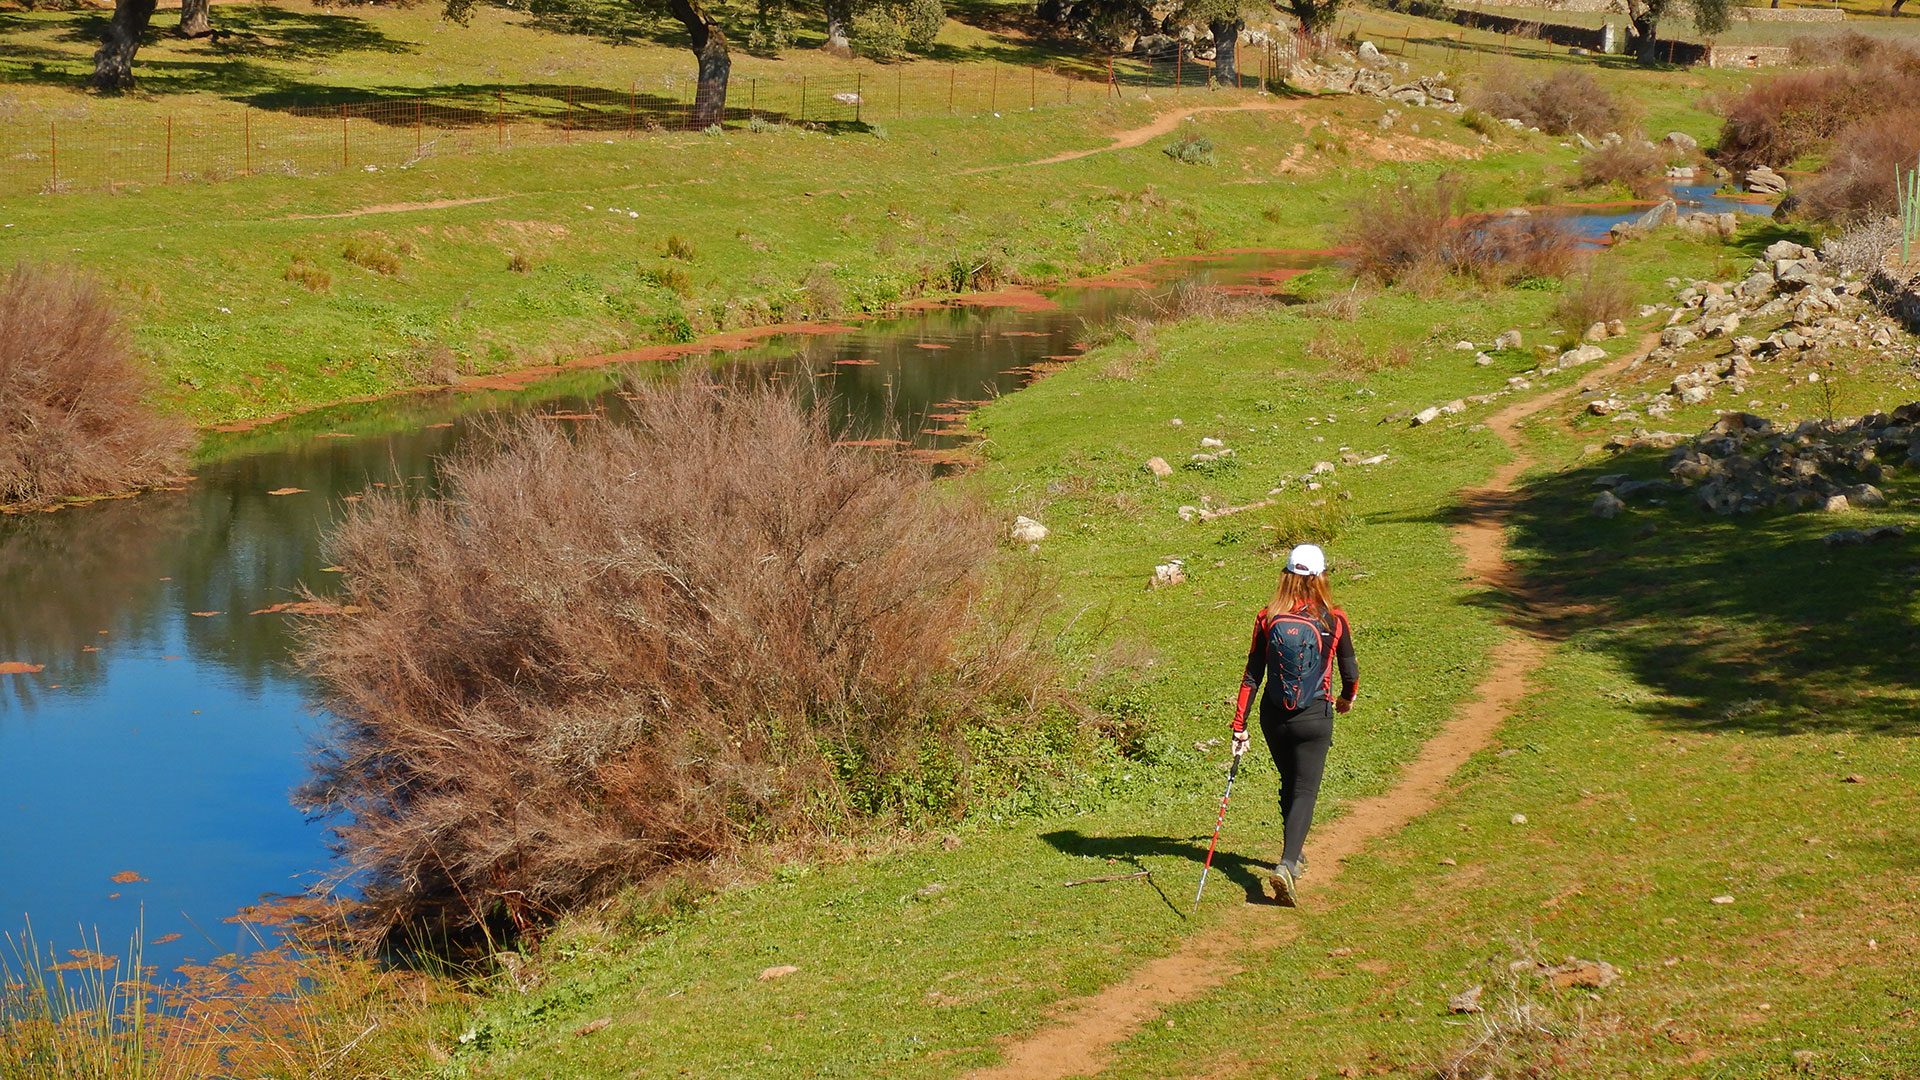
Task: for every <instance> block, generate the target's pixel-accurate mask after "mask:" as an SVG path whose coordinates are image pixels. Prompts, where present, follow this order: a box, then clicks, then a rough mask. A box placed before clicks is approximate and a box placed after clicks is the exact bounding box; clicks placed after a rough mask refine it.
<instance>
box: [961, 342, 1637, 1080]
mask: <svg viewBox="0 0 1920 1080" xmlns="http://www.w3.org/2000/svg"><path fill="white" fill-rule="evenodd" d="M1657 340H1658V338H1657V337H1656V336H1654V335H1648V336H1647V338H1645V339H1643V340H1642V341H1641V342H1640V344H1639V346H1638V347H1637V348H1636V349H1634V350H1633V351H1632V352H1630V353H1629V354H1628V355H1627V356H1625V357H1622V358H1621V359H1619V360H1616V361H1613V362H1611V363H1609V364H1607V365H1605V366H1603V367H1600V368H1596V369H1594V370H1593V371H1590V372H1587V373H1585V374H1584V375H1582V376H1580V377H1579V378H1578V379H1576V380H1575V381H1573V382H1572V383H1570V384H1569V385H1567V386H1565V387H1563V388H1561V389H1558V390H1553V391H1549V392H1546V393H1543V394H1539V395H1537V396H1534V397H1531V398H1527V399H1525V400H1522V401H1517V402H1514V403H1513V404H1511V405H1508V406H1507V407H1506V408H1504V409H1501V410H1500V411H1498V412H1496V413H1494V414H1493V415H1492V416H1490V417H1488V418H1487V421H1486V424H1487V427H1489V428H1490V429H1492V430H1493V432H1494V433H1495V434H1496V435H1498V436H1499V437H1500V440H1501V441H1502V442H1504V443H1506V444H1507V447H1508V448H1509V449H1511V450H1512V451H1513V454H1514V456H1513V459H1512V460H1510V461H1508V462H1507V463H1506V464H1505V465H1502V466H1501V467H1500V468H1498V469H1496V470H1495V471H1494V474H1493V476H1492V477H1491V478H1489V480H1488V481H1487V483H1486V484H1485V485H1484V486H1482V487H1475V488H1468V489H1466V490H1464V491H1462V492H1461V493H1460V494H1461V501H1462V505H1463V506H1464V507H1465V510H1466V513H1465V516H1464V518H1463V520H1461V521H1460V522H1459V523H1458V524H1456V525H1455V526H1454V527H1453V540H1454V543H1455V544H1457V545H1459V547H1460V552H1461V561H1462V565H1463V566H1464V568H1465V570H1466V574H1467V578H1468V580H1469V581H1470V582H1472V583H1473V584H1475V585H1479V586H1481V587H1484V588H1488V589H1497V590H1509V591H1510V590H1511V587H1512V582H1511V580H1510V576H1509V569H1510V568H1509V567H1508V565H1507V561H1506V546H1507V545H1506V524H1507V518H1508V515H1509V513H1510V511H1511V510H1512V508H1513V504H1514V502H1515V500H1516V498H1517V493H1516V491H1515V489H1514V484H1515V481H1517V480H1518V479H1519V478H1520V475H1521V474H1522V473H1524V472H1525V471H1526V470H1527V469H1528V468H1530V467H1532V465H1533V463H1534V462H1533V458H1532V457H1531V456H1530V455H1529V454H1527V453H1526V451H1525V450H1524V448H1523V447H1522V445H1521V439H1520V434H1519V426H1520V423H1521V422H1522V421H1524V420H1525V419H1526V418H1528V417H1530V416H1533V415H1535V414H1536V413H1539V412H1541V411H1542V410H1544V409H1547V408H1549V407H1551V406H1553V405H1554V404H1556V403H1557V402H1560V401H1562V400H1564V399H1565V398H1567V397H1568V396H1570V395H1571V394H1572V393H1573V392H1574V390H1575V388H1576V387H1577V386H1578V385H1579V384H1580V382H1581V381H1584V380H1587V379H1593V378H1599V377H1606V376H1610V375H1613V374H1615V373H1616V372H1618V371H1620V370H1621V369H1623V368H1625V367H1626V365H1627V363H1628V362H1629V361H1630V360H1631V359H1632V358H1633V357H1635V356H1639V355H1642V354H1643V353H1645V351H1646V350H1647V349H1649V348H1651V347H1652V346H1653V344H1654V343H1656V342H1657ZM1545 655H1546V645H1545V644H1544V642H1543V641H1542V640H1541V639H1540V638H1537V637H1534V636H1532V635H1531V634H1528V633H1526V632H1524V631H1523V630H1520V629H1514V630H1513V632H1512V633H1510V634H1509V635H1508V637H1507V638H1506V640H1504V641H1502V642H1501V643H1500V645H1499V646H1498V647H1497V651H1496V653H1495V656H1494V662H1493V667H1492V669H1491V670H1489V671H1488V672H1487V674H1486V676H1485V677H1484V678H1482V679H1481V680H1480V683H1479V685H1478V686H1476V687H1475V688H1474V693H1473V696H1472V698H1471V699H1470V700H1468V701H1466V702H1464V703H1462V704H1461V705H1460V707H1459V709H1458V711H1457V712H1456V713H1455V715H1454V717H1453V719H1451V720H1449V721H1448V722H1447V724H1446V725H1445V726H1444V727H1442V728H1441V729H1440V730H1439V732H1437V733H1436V734H1435V735H1434V736H1433V738H1431V739H1429V740H1427V742H1426V743H1425V744H1424V745H1422V746H1421V748H1420V754H1419V756H1418V757H1417V758H1415V759H1414V761H1413V762H1412V764H1410V765H1408V766H1407V768H1406V771H1405V772H1404V773H1402V774H1401V776H1400V779H1399V780H1398V781H1397V782H1396V783H1395V784H1394V785H1393V787H1392V788H1390V789H1388V790H1387V791H1384V792H1382V793H1380V794H1378V795H1375V796H1372V797H1371V798H1367V799H1362V800H1360V801H1359V802H1356V803H1353V804H1352V805H1351V806H1349V807H1348V809H1347V813H1346V814H1345V815H1344V816H1342V817H1341V818H1340V819H1339V820H1337V821H1334V822H1331V823H1329V824H1327V825H1325V826H1322V827H1320V828H1318V829H1315V830H1314V832H1313V834H1312V836H1311V838H1310V839H1309V840H1308V844H1307V851H1308V854H1309V855H1310V856H1312V858H1313V861H1314V863H1315V864H1316V865H1318V866H1321V867H1326V870H1325V871H1324V872H1316V873H1315V874H1314V881H1316V882H1320V883H1324V882H1325V881H1327V880H1329V879H1331V878H1333V877H1335V876H1337V875H1338V874H1339V873H1340V869H1341V863H1342V861H1343V860H1345V859H1346V858H1347V857H1348V856H1350V855H1353V854H1356V853H1358V852H1359V851H1360V850H1361V849H1362V848H1364V847H1365V846H1366V845H1367V844H1368V843H1369V842H1371V841H1373V840H1375V839H1378V838H1379V837H1382V836H1385V835H1387V834H1389V833H1391V832H1394V831H1395V830H1397V829H1399V828H1401V827H1402V826H1404V825H1406V824H1407V823H1408V822H1410V821H1412V820H1413V819H1415V818H1417V817H1419V816H1420V815H1422V814H1425V813H1427V812H1428V811H1430V810H1432V809H1434V807H1435V806H1437V805H1438V804H1439V800H1440V795H1441V792H1442V790H1443V789H1444V788H1445V786H1446V782H1447V779H1448V778H1449V777H1450V776H1452V775H1453V773H1454V771H1455V770H1457V769H1458V768H1459V767H1460V766H1461V765H1463V764H1465V763H1466V760H1467V758H1469V757H1471V756H1472V755H1473V754H1474V752H1475V751H1478V750H1479V749H1481V748H1482V747H1484V746H1486V745H1487V743H1488V742H1489V741H1490V740H1491V739H1492V737H1493V735H1494V733H1495V732H1496V731H1498V730H1499V728H1500V725H1501V723H1502V722H1503V721H1505V719H1506V718H1507V716H1508V715H1509V714H1510V713H1511V712H1512V711H1513V709H1514V707H1515V706H1516V705H1517V704H1518V703H1519V701H1520V699H1521V697H1522V696H1523V695H1525V693H1526V692H1527V678H1528V676H1529V675H1530V674H1532V672H1533V670H1534V669H1535V668H1536V667H1538V666H1539V665H1540V662H1541V660H1542V659H1543V658H1544V657H1545ZM1315 891H1317V887H1316V890H1315ZM1315 891H1309V892H1308V893H1307V895H1306V897H1305V898H1304V902H1303V904H1302V907H1301V909H1300V910H1305V911H1312V910H1313V909H1314V908H1316V907H1318V906H1319V904H1318V903H1317V902H1316V901H1315V899H1314V897H1315ZM1285 910H1286V909H1284V908H1255V909H1254V910H1252V911H1250V912H1248V914H1247V916H1246V917H1244V918H1242V919H1240V920H1239V921H1237V922H1235V923H1231V924H1228V925H1227V926H1224V927H1209V928H1208V930H1207V932H1206V933H1202V934H1195V935H1194V936H1193V937H1190V938H1188V939H1187V941H1186V943H1185V944H1184V945H1182V946H1181V947H1180V948H1179V949H1178V950H1177V951H1175V952H1174V953H1172V954H1170V955H1168V956H1164V957H1161V958H1160V959H1158V960H1153V961H1151V962H1149V963H1147V964H1146V965H1145V966H1143V967H1141V968H1140V969H1138V970H1137V971H1135V972H1134V973H1133V974H1132V975H1129V976H1128V977H1127V978H1126V979H1124V980H1122V981H1120V982H1118V983H1115V984H1113V985H1112V986H1109V987H1107V988H1106V989H1104V990H1101V991H1100V992H1099V993H1096V994H1093V995H1090V996H1088V997H1085V998H1081V999H1079V1000H1077V1001H1070V1002H1064V1003H1062V1005H1061V1006H1060V1012H1061V1013H1062V1014H1063V1016H1064V1018H1063V1019H1062V1020H1061V1021H1060V1022H1058V1023H1056V1024H1053V1025H1050V1026H1048V1027H1046V1028H1044V1029H1042V1030H1040V1031H1037V1032H1035V1033H1034V1034H1032V1035H1030V1036H1028V1037H1027V1038H1025V1039H1022V1040H1020V1041H1018V1042H1014V1043H1011V1044H1009V1045H1008V1046H1007V1048H1006V1056H1005V1058H1004V1060H1003V1061H1002V1062H1001V1063H1000V1064H999V1065H996V1066H993V1067H992V1068H987V1069H981V1070H979V1071H977V1072H975V1073H973V1074H972V1080H1062V1078H1065V1077H1072V1076H1092V1075H1095V1074H1097V1073H1099V1072H1100V1071H1101V1070H1102V1069H1104V1068H1105V1067H1106V1065H1107V1063H1108V1062H1109V1061H1110V1060H1111V1058H1112V1054H1113V1050H1114V1047H1115V1046H1117V1045H1118V1044H1119V1043H1120V1042H1122V1041H1123V1040H1125V1039H1127V1038H1128V1037H1129V1036H1131V1035H1132V1034H1133V1033H1134V1032H1135V1031H1137V1030H1139V1029H1140V1028H1141V1027H1142V1026H1144V1025H1145V1024H1146V1023H1147V1022H1148V1021H1150V1020H1152V1019H1154V1017H1155V1016H1156V1015H1157V1014H1158V1013H1159V1011H1160V1009H1161V1008H1162V1007H1164V1006H1166V1005H1171V1004H1175V1003H1178V1002H1182V1001H1188V1000H1191V999H1193V998H1196V997H1199V996H1200V995H1201V994H1203V993H1206V992H1207V991H1209V990H1211V989H1213V988H1214V987H1216V986H1219V985H1220V984H1221V983H1223V982H1225V981H1226V980H1227V979H1228V978H1230V977H1232V976H1233V975H1235V974H1237V973H1238V972H1239V971H1240V969H1239V968H1238V967H1237V966H1236V965H1235V962H1234V957H1235V954H1236V953H1238V952H1239V951H1240V950H1242V949H1247V948H1253V949H1262V948H1265V949H1271V948H1277V947H1278V946H1280V945H1283V944H1285V943H1286V942H1287V941H1288V940H1289V939H1291V938H1292V936H1293V934H1294V928H1295V926H1296V925H1297V924H1296V923H1295V922H1294V921H1292V920H1290V919H1287V918H1286V917H1285V915H1284V912H1285Z"/></svg>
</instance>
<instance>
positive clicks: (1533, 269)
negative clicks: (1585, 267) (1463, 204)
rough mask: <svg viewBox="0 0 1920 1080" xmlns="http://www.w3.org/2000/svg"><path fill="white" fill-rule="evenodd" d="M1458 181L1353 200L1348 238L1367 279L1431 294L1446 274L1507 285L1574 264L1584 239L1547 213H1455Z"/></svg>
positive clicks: (1444, 179)
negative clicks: (1494, 215)
mask: <svg viewBox="0 0 1920 1080" xmlns="http://www.w3.org/2000/svg"><path fill="white" fill-rule="evenodd" d="M1458 199H1459V182H1458V181H1457V180H1456V179H1455V178H1453V177H1449V176H1442V177H1440V178H1438V179H1437V180H1435V181H1434V182H1433V183H1432V184H1430V185H1427V186H1424V187H1417V186H1413V185H1406V186H1402V187H1399V188H1388V189H1382V190H1380V191H1376V192H1373V193H1372V194H1369V195H1367V196H1364V197H1362V198H1361V199H1360V200H1359V201H1358V202H1357V203H1355V204H1354V207H1353V210H1352V214H1351V216H1350V217H1349V219H1348V222H1349V223H1348V226H1347V230H1346V233H1345V236H1344V238H1343V239H1344V241H1345V244H1346V246H1347V247H1348V248H1350V249H1351V251H1352V253H1353V254H1352V258H1353V262H1354V270H1355V271H1356V273H1357V274H1358V275H1359V277H1360V278H1361V280H1363V281H1370V282H1374V283H1378V284H1394V283H1400V284H1404V285H1407V286H1408V287H1410V288H1413V289H1414V290H1415V291H1417V292H1420V293H1422V294H1423V295H1428V294H1431V293H1433V292H1437V291H1438V290H1439V288H1440V287H1441V285H1442V284H1443V283H1444V275H1446V274H1455V275H1459V276H1462V277H1469V278H1472V279H1474V280H1476V281H1478V282H1480V283H1482V284H1485V285H1503V284H1506V283H1508V282H1512V281H1518V280H1524V279H1527V278H1545V277H1558V276H1560V275H1563V274H1565V273H1566V272H1567V271H1568V270H1569V269H1570V268H1571V267H1572V265H1573V260H1574V257H1575V254H1576V252H1577V251H1578V249H1579V244H1578V241H1577V240H1576V239H1575V238H1574V236H1573V234H1572V233H1570V232H1568V231H1567V229H1566V227H1565V226H1564V225H1562V224H1561V223H1560V222H1559V221H1557V220H1555V219H1552V218H1546V217H1531V216H1528V217H1515V218H1486V217H1474V218H1469V217H1463V216H1460V215H1458V214H1456V213H1455V210H1454V207H1455V204H1456V203H1457V202H1458Z"/></svg>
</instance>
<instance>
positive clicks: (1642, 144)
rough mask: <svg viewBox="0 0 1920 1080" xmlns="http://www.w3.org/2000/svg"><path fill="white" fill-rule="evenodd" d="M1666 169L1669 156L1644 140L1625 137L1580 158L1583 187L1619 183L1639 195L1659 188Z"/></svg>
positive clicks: (1645, 194)
mask: <svg viewBox="0 0 1920 1080" xmlns="http://www.w3.org/2000/svg"><path fill="white" fill-rule="evenodd" d="M1666 170H1667V155H1666V154H1665V153H1663V152H1662V151H1661V150H1660V149H1659V148H1657V147H1655V146H1653V145H1651V144H1649V143H1647V142H1646V141H1645V140H1644V139H1639V138H1632V139H1622V140H1621V141H1619V142H1615V143H1608V144H1607V145H1605V146H1601V147H1596V148H1595V149H1593V150H1591V151H1589V152H1587V153H1586V154H1585V155H1583V156H1582V157H1581V158H1580V186H1581V187H1588V188H1592V187H1605V186H1606V185H1608V184H1616V183H1617V184H1620V185H1622V186H1624V187H1625V188H1626V189H1627V190H1628V191H1631V192H1633V194H1634V196H1635V197H1636V198H1642V199H1644V198H1647V197H1648V196H1650V195H1652V194H1653V193H1654V192H1655V191H1656V190H1658V189H1659V187H1660V184H1661V180H1662V179H1663V178H1664V177H1665V175H1666Z"/></svg>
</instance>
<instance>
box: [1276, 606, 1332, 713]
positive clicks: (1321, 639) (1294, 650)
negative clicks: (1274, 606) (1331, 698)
mask: <svg viewBox="0 0 1920 1080" xmlns="http://www.w3.org/2000/svg"><path fill="white" fill-rule="evenodd" d="M1332 667H1333V630H1332V629H1331V628H1330V627H1328V626H1327V625H1326V624H1325V623H1323V622H1321V621H1320V620H1319V619H1315V618H1311V617H1309V616H1307V615H1303V614H1301V613H1299V612H1291V611H1290V612H1287V613H1286V614H1284V615H1269V616H1268V617H1267V685H1268V689H1269V690H1278V691H1279V692H1280V703H1281V705H1282V706H1283V707H1284V708H1287V709H1289V710H1292V709H1302V708H1305V707H1306V706H1308V705H1311V704H1313V703H1314V702H1316V701H1320V700H1323V699H1324V698H1325V697H1326V686H1327V676H1328V675H1329V674H1330V673H1331V671H1332Z"/></svg>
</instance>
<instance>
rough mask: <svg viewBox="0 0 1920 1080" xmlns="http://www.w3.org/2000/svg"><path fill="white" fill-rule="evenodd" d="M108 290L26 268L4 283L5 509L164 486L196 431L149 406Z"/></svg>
mask: <svg viewBox="0 0 1920 1080" xmlns="http://www.w3.org/2000/svg"><path fill="white" fill-rule="evenodd" d="M152 389H153V387H152V384H151V383H150V382H149V380H148V379H147V377H146V375H145V374H144V373H143V372H142V371H141V370H140V369H139V368H138V367H136V366H135V364H134V361H133V359H132V357H131V355H130V354H129V351H128V348H127V340H126V335H125V334H124V333H123V332H122V330H121V328H120V323H119V320H118V318H117V317H116V315H115V314H114V310H113V305H112V303H111V302H110V301H109V300H108V299H107V296H106V294H105V293H104V292H103V291H102V290H101V288H100V286H99V285H98V284H96V283H95V282H94V281H92V280H91V279H89V278H85V277H81V276H80V275H78V274H76V273H74V272H72V271H68V270H57V269H50V268H46V267H36V266H29V265H27V264H24V263H23V264H21V265H19V266H16V267H14V269H13V270H12V272H11V273H9V274H8V275H7V276H6V278H5V279H4V280H0V505H4V504H7V503H25V504H39V503H47V502H52V501H54V500H56V499H61V498H67V497H72V496H80V495H99V494H105V493H107V492H117V491H128V490H131V489H133V488H140V487H148V486H151V485H154V484H158V483H161V482H163V481H165V480H166V479H167V478H168V477H169V476H172V475H174V474H176V473H178V472H179V471H180V469H181V468H182V467H183V466H184V465H185V463H186V457H187V451H188V449H189V448H190V447H191V446H192V443H193V433H192V431H191V430H190V429H189V428H187V426H186V425H184V424H181V423H179V422H178V421H176V420H173V419H170V418H166V417H163V416H161V415H160V414H159V413H157V412H155V411H154V410H153V409H152V408H150V407H149V406H148V405H147V403H146V398H147V395H148V394H149V393H150V392H151V391H152Z"/></svg>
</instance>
